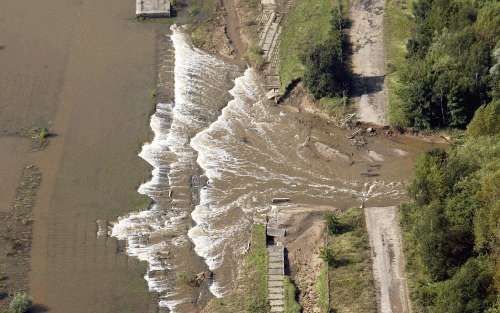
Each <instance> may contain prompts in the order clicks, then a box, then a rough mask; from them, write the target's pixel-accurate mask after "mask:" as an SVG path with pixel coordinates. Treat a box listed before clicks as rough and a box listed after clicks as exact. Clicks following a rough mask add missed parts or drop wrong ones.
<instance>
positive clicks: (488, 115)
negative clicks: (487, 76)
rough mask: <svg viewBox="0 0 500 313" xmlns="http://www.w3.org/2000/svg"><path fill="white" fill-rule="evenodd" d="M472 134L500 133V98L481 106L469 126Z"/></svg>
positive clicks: (468, 131) (468, 130)
mask: <svg viewBox="0 0 500 313" xmlns="http://www.w3.org/2000/svg"><path fill="white" fill-rule="evenodd" d="M467 133H468V134H469V135H471V136H474V137H477V136H484V135H494V134H498V133H500V100H495V101H492V102H490V103H489V104H487V105H483V106H481V107H480V108H479V109H477V111H476V113H475V114H474V118H473V119H472V121H471V122H470V124H469V125H468V126H467Z"/></svg>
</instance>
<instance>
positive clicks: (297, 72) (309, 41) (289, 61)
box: [280, 0, 334, 91]
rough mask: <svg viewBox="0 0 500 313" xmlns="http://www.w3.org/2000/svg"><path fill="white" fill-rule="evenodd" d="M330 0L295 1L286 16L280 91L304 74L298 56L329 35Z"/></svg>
mask: <svg viewBox="0 0 500 313" xmlns="http://www.w3.org/2000/svg"><path fill="white" fill-rule="evenodd" d="M333 8H334V6H333V2H332V1H331V0H315V1H297V3H296V4H295V6H294V7H293V8H292V9H291V11H290V14H289V16H288V17H287V19H286V21H285V23H284V26H283V31H282V34H281V43H280V79H281V89H282V90H281V91H284V90H285V89H286V88H287V87H288V85H290V83H291V82H292V81H294V80H296V79H298V78H301V77H302V75H303V74H304V65H303V64H302V61H301V57H302V55H304V54H305V52H306V51H307V49H309V48H310V47H312V46H314V45H316V44H318V43H321V42H324V41H325V40H326V39H327V38H328V35H329V33H330V29H331V24H330V22H331V16H332V10H333Z"/></svg>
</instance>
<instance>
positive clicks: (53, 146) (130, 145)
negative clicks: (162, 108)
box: [0, 0, 168, 313]
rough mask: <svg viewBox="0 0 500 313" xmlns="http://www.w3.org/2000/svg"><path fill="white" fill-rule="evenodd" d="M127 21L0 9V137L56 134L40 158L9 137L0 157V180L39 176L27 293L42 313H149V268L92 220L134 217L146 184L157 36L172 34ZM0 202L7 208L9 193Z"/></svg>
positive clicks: (54, 4) (90, 11) (69, 10)
mask: <svg viewBox="0 0 500 313" xmlns="http://www.w3.org/2000/svg"><path fill="white" fill-rule="evenodd" d="M134 13H135V12H134V3H133V2H130V1H120V0H112V1H104V2H103V1H94V0H90V1H65V0H64V1H63V0H50V1H44V2H37V1H35V2H26V1H14V0H6V1H2V9H1V10H0V29H1V30H2V31H1V35H0V45H2V46H3V49H2V50H0V67H1V68H2V70H1V71H0V128H1V130H2V131H1V133H2V134H16V133H17V132H18V131H19V130H20V129H24V128H31V127H33V126H37V127H38V126H49V127H50V129H51V130H52V131H53V132H55V133H56V134H57V136H56V137H54V138H52V139H51V140H50V144H49V146H48V147H47V148H46V150H44V151H42V152H38V153H31V152H29V149H28V148H27V149H25V148H24V146H26V144H24V143H23V142H24V141H23V140H24V139H20V138H18V137H16V136H14V137H7V138H12V139H2V140H1V142H2V143H3V144H5V145H6V147H7V149H6V150H3V149H2V153H0V154H1V161H2V162H1V164H0V167H1V168H2V170H0V173H6V174H5V176H4V174H2V181H3V179H4V178H7V179H8V180H9V184H10V183H12V184H15V182H17V181H18V177H20V173H21V172H20V171H21V170H22V167H23V166H22V165H21V164H18V163H23V165H25V164H29V163H34V164H36V165H38V166H39V167H40V169H41V171H42V175H43V182H42V185H41V188H40V190H39V194H38V199H37V204H36V207H35V210H34V212H33V213H34V218H35V223H34V234H33V235H34V242H33V248H32V258H31V260H32V261H31V269H32V270H31V273H30V274H29V278H30V286H29V292H30V294H32V296H33V298H34V300H35V302H36V303H39V304H41V305H44V306H46V307H47V309H48V310H49V311H50V312H55V313H58V312H74V313H78V312H82V313H83V312H85V313H88V312H96V313H97V312H156V308H157V301H156V300H155V299H154V297H153V296H152V295H151V294H150V293H149V292H148V290H147V286H146V283H145V281H144V279H143V275H144V272H145V265H144V264H140V263H139V262H138V261H137V260H135V259H133V258H129V257H128V256H127V255H126V254H124V253H123V252H122V250H123V249H122V247H120V246H119V244H117V242H116V240H114V239H107V240H103V239H97V238H96V235H95V234H96V224H95V221H96V219H109V220H113V219H115V218H116V217H117V216H119V215H123V214H125V213H126V212H128V211H131V210H134V209H135V208H137V207H139V206H140V204H139V203H138V195H137V193H136V187H137V185H138V183H139V182H141V181H143V180H145V179H147V176H148V170H149V168H148V166H147V165H146V164H145V163H144V162H142V160H140V159H139V158H138V157H137V151H138V149H139V148H140V145H141V143H142V142H144V141H146V140H147V139H148V138H149V135H150V130H149V127H148V119H149V115H150V113H151V111H152V108H153V104H154V103H153V102H152V99H151V91H152V90H153V89H154V87H155V77H156V75H155V71H156V70H155V63H156V62H155V54H156V44H155V43H156V38H157V37H156V32H157V31H160V32H163V31H164V32H168V28H166V29H165V27H164V26H159V25H153V24H139V23H137V22H136V21H135V19H134ZM12 142H14V143H12ZM13 146H15V147H13ZM17 151H20V153H21V154H22V155H21V157H19V155H18V152H17ZM4 152H6V153H5V154H4ZM15 158H18V160H19V161H17V160H15ZM4 167H12V168H19V172H18V174H17V175H16V173H11V170H10V169H4ZM16 176H17V179H16ZM1 193H2V194H1V195H0V196H1V197H0V198H1V203H2V206H3V205H4V203H9V198H10V197H11V196H12V195H11V194H12V188H10V187H9V188H2V189H1ZM4 196H5V198H4Z"/></svg>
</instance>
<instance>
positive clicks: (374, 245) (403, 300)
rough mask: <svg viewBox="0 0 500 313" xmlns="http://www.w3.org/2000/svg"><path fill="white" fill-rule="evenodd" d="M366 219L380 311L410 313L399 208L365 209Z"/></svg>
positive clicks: (385, 312)
mask: <svg viewBox="0 0 500 313" xmlns="http://www.w3.org/2000/svg"><path fill="white" fill-rule="evenodd" d="M365 218H366V225H367V229H368V233H369V237H370V246H371V252H372V258H373V272H374V277H375V281H376V284H377V302H378V311H379V312H381V313H409V312H411V311H410V304H409V303H410V302H409V298H408V288H407V284H406V277H405V268H404V265H405V260H404V256H403V251H402V247H401V246H402V245H401V240H402V239H401V229H400V227H399V217H398V210H397V207H395V206H391V207H369V208H366V209H365Z"/></svg>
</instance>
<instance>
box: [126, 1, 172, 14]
mask: <svg viewBox="0 0 500 313" xmlns="http://www.w3.org/2000/svg"><path fill="white" fill-rule="evenodd" d="M172 14H173V6H172V0H136V8H135V15H136V16H137V17H142V18H146V17H171V16H172Z"/></svg>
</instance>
